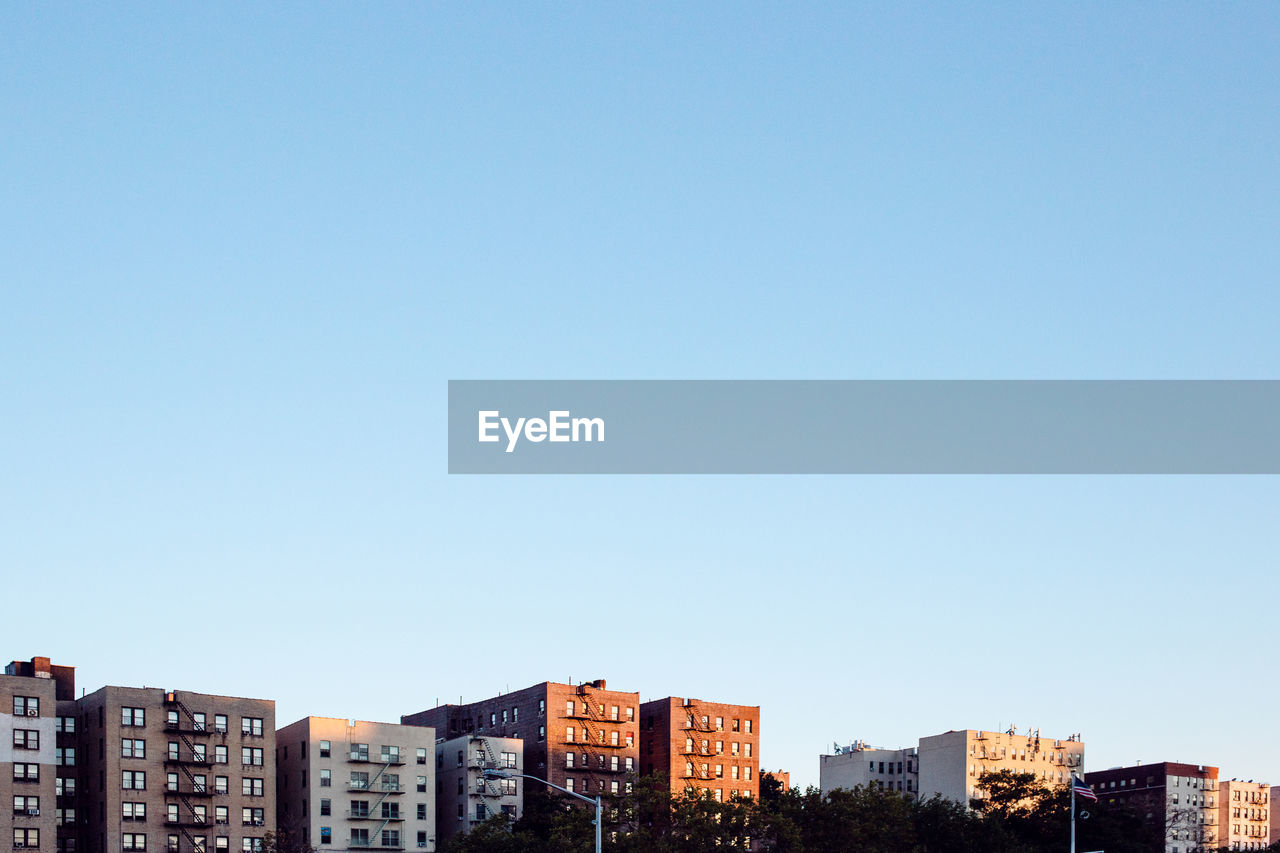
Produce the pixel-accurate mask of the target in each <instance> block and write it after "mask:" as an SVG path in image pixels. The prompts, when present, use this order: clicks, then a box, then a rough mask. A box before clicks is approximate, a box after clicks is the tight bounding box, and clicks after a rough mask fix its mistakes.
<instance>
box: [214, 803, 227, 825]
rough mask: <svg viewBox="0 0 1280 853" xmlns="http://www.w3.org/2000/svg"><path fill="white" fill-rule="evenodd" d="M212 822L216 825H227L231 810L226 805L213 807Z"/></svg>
mask: <svg viewBox="0 0 1280 853" xmlns="http://www.w3.org/2000/svg"><path fill="white" fill-rule="evenodd" d="M213 822H214V823H216V824H218V826H227V825H228V824H230V823H231V812H230V810H229V809H228V808H227V807H226V806H214V807H213Z"/></svg>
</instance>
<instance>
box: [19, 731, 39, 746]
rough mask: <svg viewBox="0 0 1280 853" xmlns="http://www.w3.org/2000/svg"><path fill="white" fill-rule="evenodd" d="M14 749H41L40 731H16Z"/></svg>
mask: <svg viewBox="0 0 1280 853" xmlns="http://www.w3.org/2000/svg"><path fill="white" fill-rule="evenodd" d="M13 748H14V749H39V748H40V731H39V730H38V729H14V730H13Z"/></svg>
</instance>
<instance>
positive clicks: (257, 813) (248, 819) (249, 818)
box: [240, 808, 266, 826]
mask: <svg viewBox="0 0 1280 853" xmlns="http://www.w3.org/2000/svg"><path fill="white" fill-rule="evenodd" d="M240 823H241V825H243V826H262V825H264V824H265V823H266V820H265V818H264V817H263V810H262V809H254V808H246V809H241V810H240Z"/></svg>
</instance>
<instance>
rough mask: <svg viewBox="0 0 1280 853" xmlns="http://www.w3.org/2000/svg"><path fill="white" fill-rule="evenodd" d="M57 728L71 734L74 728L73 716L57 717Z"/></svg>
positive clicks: (74, 720) (74, 719)
mask: <svg viewBox="0 0 1280 853" xmlns="http://www.w3.org/2000/svg"><path fill="white" fill-rule="evenodd" d="M57 730H58V731H60V732H65V733H66V734H73V733H74V732H75V730H76V718H75V717H59V718H58V727H57Z"/></svg>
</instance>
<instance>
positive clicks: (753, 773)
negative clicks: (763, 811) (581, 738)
mask: <svg viewBox="0 0 1280 853" xmlns="http://www.w3.org/2000/svg"><path fill="white" fill-rule="evenodd" d="M654 772H658V773H661V774H663V775H664V776H665V777H666V779H667V782H668V786H669V790H670V791H671V792H672V793H678V792H680V791H682V790H684V789H685V788H695V789H701V790H706V791H710V792H711V795H712V796H713V797H714V798H715V799H717V800H721V801H726V800H730V799H732V798H734V797H749V798H755V797H759V796H760V706H759V705H733V704H728V703H725V702H710V701H706V700H702V699H683V698H681V697H678V696H668V697H667V698H665V699H655V700H654V701H652V702H645V703H644V704H643V705H641V706H640V774H641V775H643V776H648V775H649V774H651V773H654Z"/></svg>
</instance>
